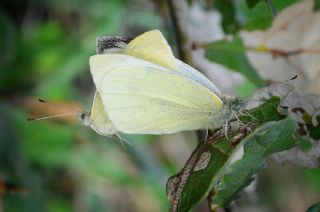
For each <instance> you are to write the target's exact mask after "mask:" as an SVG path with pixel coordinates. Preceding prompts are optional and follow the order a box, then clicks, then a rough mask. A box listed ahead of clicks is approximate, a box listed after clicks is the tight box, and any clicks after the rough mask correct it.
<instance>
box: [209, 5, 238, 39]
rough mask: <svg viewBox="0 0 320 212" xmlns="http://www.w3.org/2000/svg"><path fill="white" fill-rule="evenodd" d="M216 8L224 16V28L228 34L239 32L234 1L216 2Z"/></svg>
mask: <svg viewBox="0 0 320 212" xmlns="http://www.w3.org/2000/svg"><path fill="white" fill-rule="evenodd" d="M214 6H215V7H216V8H217V10H219V12H220V13H221V14H222V27H223V30H224V31H225V32H226V33H228V34H229V33H234V32H236V31H237V30H238V23H237V20H236V8H235V5H234V2H233V1H232V0H217V1H214Z"/></svg>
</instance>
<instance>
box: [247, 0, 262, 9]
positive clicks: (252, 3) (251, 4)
mask: <svg viewBox="0 0 320 212" xmlns="http://www.w3.org/2000/svg"><path fill="white" fill-rule="evenodd" d="M259 1H261V0H247V5H248V7H249V8H254V6H256V4H257V3H258V2H259Z"/></svg>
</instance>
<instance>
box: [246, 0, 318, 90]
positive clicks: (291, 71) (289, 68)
mask: <svg viewBox="0 0 320 212" xmlns="http://www.w3.org/2000/svg"><path fill="white" fill-rule="evenodd" d="M313 4H314V2H313V0H306V1H301V2H298V3H296V4H294V5H292V6H290V7H288V8H286V9H285V10H283V11H282V12H281V13H280V14H279V15H278V16H277V17H276V18H275V20H274V21H273V24H272V27H271V28H269V29H267V30H265V31H260V30H259V31H250V32H249V31H242V32H241V37H242V39H243V41H244V43H245V45H246V46H247V47H248V48H249V49H250V51H248V52H247V53H246V54H247V57H248V59H249V61H250V63H251V64H252V65H253V66H254V67H255V68H256V69H257V71H258V72H259V73H260V75H261V76H262V77H263V78H267V79H271V80H274V81H279V79H283V80H286V79H288V78H290V77H291V76H293V75H296V74H297V75H298V76H299V78H300V80H297V81H296V82H295V83H296V84H297V88H298V89H299V90H302V91H305V92H319V91H320V24H319V22H320V12H315V11H314V10H313Z"/></svg>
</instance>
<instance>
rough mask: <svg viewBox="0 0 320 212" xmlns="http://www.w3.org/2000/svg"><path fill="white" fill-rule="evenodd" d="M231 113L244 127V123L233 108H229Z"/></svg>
mask: <svg viewBox="0 0 320 212" xmlns="http://www.w3.org/2000/svg"><path fill="white" fill-rule="evenodd" d="M231 112H232V114H233V115H234V117H236V119H237V120H238V121H239V122H240V124H242V125H243V126H244V127H245V128H246V125H245V124H244V123H243V122H242V121H241V120H240V119H239V117H238V116H237V114H236V113H235V112H234V110H231Z"/></svg>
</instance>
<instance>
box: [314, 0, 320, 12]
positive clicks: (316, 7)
mask: <svg viewBox="0 0 320 212" xmlns="http://www.w3.org/2000/svg"><path fill="white" fill-rule="evenodd" d="M319 9H320V1H319V0H314V5H313V10H314V11H318V10H319Z"/></svg>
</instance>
